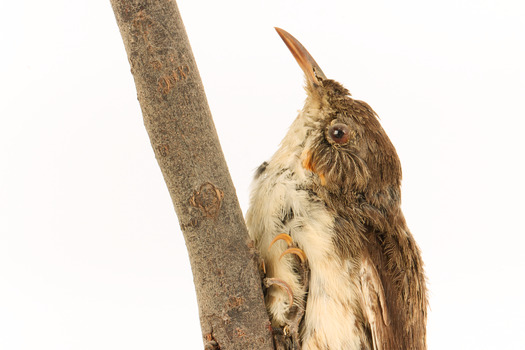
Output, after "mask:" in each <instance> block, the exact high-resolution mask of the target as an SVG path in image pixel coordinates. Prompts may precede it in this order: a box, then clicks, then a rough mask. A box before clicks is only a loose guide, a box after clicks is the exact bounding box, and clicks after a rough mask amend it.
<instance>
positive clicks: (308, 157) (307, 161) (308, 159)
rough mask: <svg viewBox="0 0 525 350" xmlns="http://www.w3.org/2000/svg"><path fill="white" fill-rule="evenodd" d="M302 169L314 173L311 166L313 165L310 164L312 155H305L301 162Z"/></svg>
mask: <svg viewBox="0 0 525 350" xmlns="http://www.w3.org/2000/svg"><path fill="white" fill-rule="evenodd" d="M303 168H305V169H306V170H310V171H312V172H315V170H314V166H313V163H312V153H310V152H307V153H306V157H305V158H304V160H303Z"/></svg>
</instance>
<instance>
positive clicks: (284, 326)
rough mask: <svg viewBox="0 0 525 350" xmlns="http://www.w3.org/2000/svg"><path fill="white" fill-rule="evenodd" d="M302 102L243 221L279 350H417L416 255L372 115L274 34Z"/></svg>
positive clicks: (421, 332) (390, 159) (419, 288)
mask: <svg viewBox="0 0 525 350" xmlns="http://www.w3.org/2000/svg"><path fill="white" fill-rule="evenodd" d="M275 29H276V31H277V33H278V34H279V36H280V37H281V39H282V40H283V41H284V43H285V44H286V46H287V47H288V49H289V50H290V51H291V53H292V55H293V56H294V58H295V60H296V61H297V63H298V64H299V66H300V68H301V69H302V70H303V72H304V74H305V81H306V83H305V91H306V100H305V103H304V106H303V107H302V109H301V110H300V111H299V114H298V116H297V117H296V119H295V120H294V121H293V123H292V124H291V126H290V128H289V130H288V132H287V133H286V135H285V137H284V139H283V140H282V142H281V143H280V146H279V148H278V149H277V151H276V152H275V154H274V155H273V156H272V157H271V158H270V159H269V160H268V161H265V162H264V163H262V164H261V166H260V167H259V168H258V169H257V170H256V171H255V175H254V179H253V182H252V186H251V191H250V200H249V208H248V210H247V212H246V223H247V227H248V232H249V235H250V238H251V239H252V241H253V242H254V245H255V247H256V249H257V251H258V254H259V255H260V259H261V260H262V265H263V268H264V276H265V277H264V282H265V283H264V286H265V289H266V290H265V304H266V308H267V311H268V314H269V318H270V321H271V328H272V329H273V330H274V332H275V334H277V333H279V334H284V335H282V337H284V339H287V341H288V343H286V344H288V345H286V346H285V347H284V348H287V347H288V348H290V349H291V348H294V349H303V350H356V349H360V350H400V349H407V350H409V349H413V350H422V349H426V319H427V312H428V311H427V309H428V296H427V287H426V276H425V272H424V266H423V260H422V257H421V252H420V249H419V247H418V245H417V243H416V241H415V239H414V237H413V235H412V234H411V232H410V230H409V229H408V226H407V223H406V220H405V218H404V216H403V213H402V210H401V176H402V173H401V163H400V160H399V157H398V155H397V152H396V149H395V148H394V146H393V144H392V142H391V141H390V139H389V138H388V136H387V134H386V132H385V130H384V129H383V128H382V126H381V124H380V122H379V117H378V116H377V114H376V113H375V112H374V110H373V109H372V108H371V107H370V106H369V105H368V104H367V103H366V102H363V101H361V100H357V99H354V98H353V97H352V95H351V94H350V92H349V91H348V90H347V89H346V88H345V87H343V85H342V84H340V83H339V82H337V81H335V80H332V79H328V78H327V77H326V76H325V74H324V73H323V71H322V70H321V68H320V67H319V65H318V64H317V63H316V62H315V60H314V59H313V57H312V56H311V55H310V54H309V53H308V51H307V50H306V49H305V48H304V46H303V45H302V44H301V43H300V42H299V41H298V40H297V39H295V38H294V37H293V36H292V35H291V34H289V33H288V32H286V31H285V30H283V29H280V28H275Z"/></svg>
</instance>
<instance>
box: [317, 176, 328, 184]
mask: <svg viewBox="0 0 525 350" xmlns="http://www.w3.org/2000/svg"><path fill="white" fill-rule="evenodd" d="M317 175H319V178H320V179H321V185H322V186H324V185H326V178H325V177H324V174H323V173H318V174H317Z"/></svg>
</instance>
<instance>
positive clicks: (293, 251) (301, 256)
mask: <svg viewBox="0 0 525 350" xmlns="http://www.w3.org/2000/svg"><path fill="white" fill-rule="evenodd" d="M286 254H295V255H297V256H298V257H299V259H301V262H302V263H304V262H305V261H306V254H305V253H304V252H303V251H302V250H301V249H299V248H288V249H286V250H285V251H284V252H283V253H282V254H281V256H280V257H279V260H281V258H282V257H283V256H285V255H286Z"/></svg>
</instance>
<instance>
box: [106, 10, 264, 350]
mask: <svg viewBox="0 0 525 350" xmlns="http://www.w3.org/2000/svg"><path fill="white" fill-rule="evenodd" d="M111 4H112V6H113V11H114V12H115V16H116V19H117V23H118V26H119V28H120V32H121V34H122V38H123V40H124V45H125V47H126V52H127V54H128V59H129V62H130V65H131V72H132V74H133V77H134V79H135V85H136V88H137V95H138V100H139V102H140V106H141V109H142V114H143V116H144V124H145V126H146V129H147V131H148V134H149V137H150V140H151V145H152V147H153V149H154V152H155V156H156V158H157V161H158V163H159V166H160V168H161V170H162V174H163V175H164V180H165V181H166V184H167V186H168V190H169V192H170V195H171V198H172V201H173V204H174V206H175V211H176V213H177V216H178V218H179V223H180V227H181V229H182V232H183V234H184V238H185V240H186V245H187V248H188V253H189V257H190V262H191V266H192V271H193V278H194V282H195V288H196V291H197V300H198V303H199V314H200V321H201V327H202V332H203V339H204V342H205V346H206V348H209V349H213V348H216V349H218V348H221V349H242V350H245V349H273V345H272V338H271V329H270V325H269V320H268V316H267V313H266V310H265V307H264V300H263V294H262V290H261V280H260V276H259V272H258V261H257V259H256V258H255V253H254V250H253V247H252V246H251V245H250V243H249V239H248V233H247V229H246V226H245V224H244V219H243V216H242V212H241V209H240V207H239V203H238V201H237V196H236V193H235V188H234V187H233V183H232V181H231V178H230V176H229V172H228V168H227V166H226V161H225V160H224V156H223V154H222V150H221V147H220V144H219V140H218V137H217V133H216V130H215V126H214V124H213V121H212V118H211V113H210V111H209V107H208V103H207V101H206V96H205V94H204V89H203V86H202V82H201V79H200V76H199V73H198V70H197V66H196V64H195V60H194V58H193V54H192V52H191V48H190V45H189V42H188V38H187V36H186V31H185V29H184V25H183V23H182V20H181V17H180V14H179V11H178V9H177V5H176V3H175V1H170V0H155V1H152V0H142V1H140V0H132V1H124V0H111Z"/></svg>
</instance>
